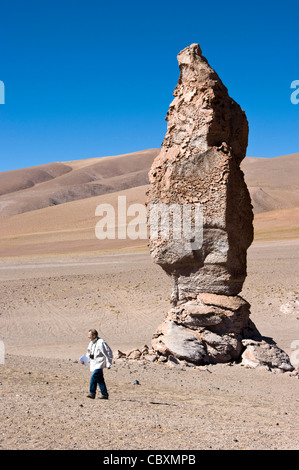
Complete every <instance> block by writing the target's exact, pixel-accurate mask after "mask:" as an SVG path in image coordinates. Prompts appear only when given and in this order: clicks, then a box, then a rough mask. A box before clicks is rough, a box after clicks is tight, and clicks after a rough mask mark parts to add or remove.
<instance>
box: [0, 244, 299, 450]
mask: <svg viewBox="0 0 299 470" xmlns="http://www.w3.org/2000/svg"><path fill="white" fill-rule="evenodd" d="M298 261H299V241H298V240H297V241H296V240H293V241H291V240H290V241H287V240H286V241H280V242H275V241H269V242H255V243H254V244H253V245H252V247H251V248H250V249H249V251H248V277H247V279H246V282H245V285H244V288H243V291H242V293H241V295H242V296H243V297H244V298H245V299H247V300H248V301H249V302H250V303H251V312H252V313H251V318H252V320H253V321H254V322H255V324H256V325H257V327H258V329H259V330H260V332H261V333H262V334H263V335H264V336H268V337H271V338H273V339H274V340H275V341H276V343H277V344H278V346H279V347H281V348H282V349H284V350H285V351H286V352H287V353H288V354H289V355H290V357H291V360H292V361H293V362H294V363H296V364H297V362H298V363H299V328H298V325H299V322H298V320H299V312H298V310H296V308H294V305H295V301H296V298H298V295H299V285H298V279H299V262H298ZM0 280H1V281H0V282H1V294H0V331H1V338H0V339H1V340H2V341H3V344H4V346H5V360H4V364H1V365H0V382H1V384H0V393H1V402H0V414H1V431H0V449H105V450H106V449H126V450H128V449H130V450H133V449H134V450H135V449H186V450H187V449H298V448H299V440H298V430H299V426H298V424H299V423H298V402H299V393H298V391H299V381H298V377H295V376H291V375H290V374H288V373H285V374H276V373H273V372H268V371H265V370H253V369H247V368H245V367H243V366H241V365H239V364H234V365H213V366H208V367H201V368H194V367H188V366H186V365H184V364H182V365H179V366H175V367H173V368H170V367H169V366H167V365H165V364H157V363H154V364H152V363H148V362H143V361H118V362H116V363H115V364H114V365H113V367H112V368H111V369H110V370H106V371H105V378H106V383H107V386H108V389H109V393H110V399H109V400H108V401H103V400H89V399H87V398H86V394H87V393H88V385H89V377H90V372H89V369H88V366H87V367H85V366H82V365H81V364H79V363H77V362H76V360H77V359H78V357H79V356H80V355H81V354H83V353H84V352H85V350H86V346H87V344H88V340H87V332H88V329H89V328H97V329H98V331H99V333H100V335H101V336H102V337H104V338H105V339H106V340H107V341H108V343H109V344H110V345H111V347H112V349H114V350H115V349H120V350H124V351H126V350H129V349H131V348H134V347H142V346H143V345H144V344H148V345H150V341H151V336H152V334H153V332H154V331H155V329H156V327H157V326H158V324H159V323H160V322H161V321H162V319H163V315H164V313H165V312H166V311H167V310H168V308H169V297H170V289H171V283H170V280H169V279H168V278H167V277H166V275H165V274H164V272H163V271H162V269H161V268H159V267H158V266H156V265H154V264H153V263H152V261H151V259H150V256H149V254H148V253H147V251H144V252H142V251H141V252H139V253H125V254H114V255H100V254H98V255H95V254H88V255H83V254H81V255H73V256H71V255H68V256H54V255H53V256H48V257H37V256H36V257H27V258H26V257H24V258H2V260H1V262H0ZM292 302H293V303H292ZM285 306H287V307H286V308H285ZM296 348H297V349H296ZM294 365H295V364H294ZM134 380H138V381H139V385H134V384H133V382H134ZM101 423H104V425H101Z"/></svg>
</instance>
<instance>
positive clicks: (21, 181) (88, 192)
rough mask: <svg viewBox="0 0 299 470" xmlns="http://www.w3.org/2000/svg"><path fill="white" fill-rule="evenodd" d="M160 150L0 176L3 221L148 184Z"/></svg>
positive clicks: (37, 167)
mask: <svg viewBox="0 0 299 470" xmlns="http://www.w3.org/2000/svg"><path fill="white" fill-rule="evenodd" d="M158 153H159V150H158V149H149V150H143V151H140V152H134V153H130V154H124V155H117V156H112V157H102V158H90V159H84V160H78V161H70V162H63V163H60V162H59V163H49V164H46V165H40V166H36V167H31V168H24V169H20V170H13V171H6V172H2V173H0V217H7V216H10V215H14V214H20V213H23V212H28V211H33V210H37V209H41V208H44V207H49V206H53V205H58V204H64V203H67V202H70V201H76V200H80V199H86V198H89V197H93V196H99V195H101V194H108V193H113V192H116V191H122V190H124V189H128V188H134V187H138V186H142V185H144V184H147V181H148V176H147V175H148V170H149V168H150V166H151V163H152V161H153V159H154V158H155V156H156V155H157V154H158Z"/></svg>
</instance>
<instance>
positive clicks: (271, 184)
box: [0, 149, 299, 257]
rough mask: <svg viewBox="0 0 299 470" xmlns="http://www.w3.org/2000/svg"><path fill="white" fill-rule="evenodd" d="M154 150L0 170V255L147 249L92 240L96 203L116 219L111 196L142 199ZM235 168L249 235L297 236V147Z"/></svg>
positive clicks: (114, 199)
mask: <svg viewBox="0 0 299 470" xmlns="http://www.w3.org/2000/svg"><path fill="white" fill-rule="evenodd" d="M158 153H159V149H149V150H144V151H141V152H135V153H133V154H127V155H119V156H115V157H103V158H91V159H85V160H78V161H70V162H63V163H53V164H48V165H41V166H40V167H34V168H27V169H24V170H15V171H13V172H5V173H2V174H1V173H0V182H1V190H2V195H1V196H0V209H1V207H2V211H1V213H2V218H1V219H0V257H7V256H24V255H26V256H32V255H43V254H55V253H71V252H74V253H79V252H88V251H89V252H92V251H100V252H103V251H115V250H116V251H117V250H128V249H129V250H131V249H134V250H136V249H145V250H147V240H144V239H137V240H130V239H128V238H127V239H125V240H121V239H120V240H118V239H117V237H116V239H115V240H102V241H100V240H98V239H97V238H96V236H95V227H96V223H97V222H98V220H99V217H96V216H95V209H96V207H97V206H98V205H99V204H102V203H108V204H111V205H112V206H113V207H114V208H115V214H116V225H117V202H118V196H120V195H122V196H126V197H127V207H128V206H129V205H130V204H134V203H140V204H144V203H145V200H146V190H147V187H148V171H149V169H150V166H151V164H152V161H153V159H154V158H155V156H156V155H157V154H158ZM242 169H243V171H244V174H245V180H246V182H247V185H248V187H249V191H250V193H251V198H252V203H253V206H254V212H255V218H254V231H255V240H282V239H284V240H288V239H292V238H299V186H298V181H297V180H298V174H299V171H298V170H299V154H294V155H287V156H285V157H276V158H272V159H264V158H252V157H246V159H245V160H244V161H243V162H242ZM18 188H19V189H18ZM4 191H6V193H5V194H3V193H4ZM5 214H6V215H5ZM131 219H132V217H131ZM129 220H130V218H129V217H128V218H127V222H128V221H129Z"/></svg>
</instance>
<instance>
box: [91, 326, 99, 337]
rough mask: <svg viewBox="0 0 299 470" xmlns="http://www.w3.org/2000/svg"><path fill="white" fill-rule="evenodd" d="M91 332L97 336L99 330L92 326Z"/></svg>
mask: <svg viewBox="0 0 299 470" xmlns="http://www.w3.org/2000/svg"><path fill="white" fill-rule="evenodd" d="M89 333H91V334H92V335H93V336H96V338H97V337H98V332H97V330H95V329H94V328H92V329H91V330H89Z"/></svg>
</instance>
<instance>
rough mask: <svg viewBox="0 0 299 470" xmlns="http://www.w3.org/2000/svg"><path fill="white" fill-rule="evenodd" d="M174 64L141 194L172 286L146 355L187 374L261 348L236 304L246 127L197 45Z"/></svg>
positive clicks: (157, 256) (249, 231)
mask: <svg viewBox="0 0 299 470" xmlns="http://www.w3.org/2000/svg"><path fill="white" fill-rule="evenodd" d="M178 63H179V68H180V77H179V80H178V84H177V86H176V88H175V90H174V93H173V95H174V100H173V101H172V103H171V104H170V106H169V111H168V113H167V118H166V119H167V121H168V126H167V133H166V135H165V139H164V142H163V145H162V149H161V151H160V153H159V155H158V156H157V157H156V159H155V160H154V162H153V164H152V167H151V170H150V173H149V183H150V184H149V189H148V193H147V208H148V227H149V233H150V241H149V249H150V253H151V256H152V258H153V260H154V262H156V263H157V264H159V265H160V266H161V267H162V268H163V269H164V270H165V272H166V273H167V274H168V275H170V276H171V277H172V279H173V292H172V296H171V300H172V308H171V310H170V311H169V312H168V313H167V314H166V315H165V319H164V322H163V323H162V324H161V325H160V326H159V327H158V329H157V331H156V333H155V334H154V337H153V342H152V345H153V349H154V350H155V351H156V352H157V353H158V354H160V355H161V356H169V355H173V356H175V357H177V358H178V359H186V360H188V361H191V362H193V363H195V364H202V363H208V362H227V361H230V360H236V359H238V358H239V357H240V355H241V354H242V352H243V351H244V346H245V344H249V343H248V341H249V342H250V345H251V346H250V347H251V348H253V347H254V345H253V343H254V342H255V341H256V340H260V339H261V337H260V335H259V333H258V331H257V330H256V328H255V326H254V325H253V324H252V322H251V320H250V319H249V314H250V311H249V307H250V306H249V304H248V303H247V302H246V301H245V300H244V299H242V298H241V297H239V296H238V294H239V293H240V292H241V290H242V286H243V283H244V280H245V278H246V256H247V249H248V247H249V246H250V244H251V243H252V240H253V212H252V206H251V200H250V195H249V191H248V189H247V186H246V184H245V181H244V175H243V172H242V171H241V169H240V163H241V161H242V160H243V158H244V157H245V154H246V148H247V141H248V122H247V119H246V115H245V113H244V111H242V109H241V108H240V106H239V105H238V104H237V103H236V102H235V101H234V100H233V99H232V98H231V97H230V96H229V94H228V91H227V88H226V87H225V86H224V85H223V83H222V81H221V80H220V78H219V77H218V75H217V73H216V72H215V71H214V70H213V69H212V68H211V67H210V65H209V64H208V62H207V60H206V59H205V58H204V57H203V56H202V52H201V49H200V46H199V45H198V44H192V45H191V46H189V47H187V48H185V49H184V50H182V51H181V52H180V53H179V54H178ZM186 226H187V230H186ZM246 341H247V343H246ZM264 349H265V350H267V354H268V353H269V351H268V349H267V348H264ZM276 352H277V351H276ZM276 352H275V353H274V357H275V359H274V362H275V361H276V362H277V360H276V358H277V357H276V356H277V355H276ZM280 353H281V354H282V355H283V354H284V353H283V352H279V354H280ZM271 354H272V352H271ZM271 354H270V356H271ZM268 355H269V354H268ZM283 357H284V356H283ZM283 361H284V363H286V364H287V363H288V361H287V359H286V358H284V359H283ZM288 368H290V369H291V368H292V367H291V366H290V365H287V366H286V370H289V369H288Z"/></svg>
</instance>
